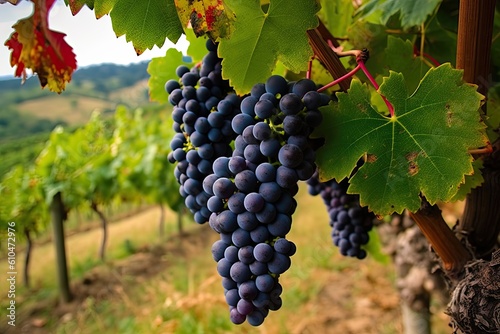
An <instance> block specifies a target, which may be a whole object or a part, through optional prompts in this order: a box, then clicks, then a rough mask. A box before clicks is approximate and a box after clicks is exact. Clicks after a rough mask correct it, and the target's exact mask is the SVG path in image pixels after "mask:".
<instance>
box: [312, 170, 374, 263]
mask: <svg viewBox="0 0 500 334" xmlns="http://www.w3.org/2000/svg"><path fill="white" fill-rule="evenodd" d="M307 184H308V190H309V193H310V194H311V195H313V196H316V195H318V194H320V195H321V198H322V199H323V202H324V203H325V205H326V207H327V210H328V215H329V216H330V226H331V227H332V239H333V243H334V245H335V246H337V247H338V248H339V251H340V253H341V254H342V255H344V256H351V257H356V258H358V259H364V258H365V257H366V251H365V250H364V249H362V248H361V247H362V246H363V245H366V244H367V243H368V241H369V236H368V232H369V231H370V230H371V229H372V227H373V219H374V216H373V214H372V213H370V212H369V211H368V209H367V208H366V207H361V206H360V204H359V196H358V195H351V194H347V187H348V186H349V183H348V182H347V179H346V180H343V181H342V182H340V183H338V182H337V181H336V180H335V179H332V180H329V181H327V182H320V181H319V179H318V173H317V172H316V173H314V175H313V177H311V178H310V179H309V180H307Z"/></svg>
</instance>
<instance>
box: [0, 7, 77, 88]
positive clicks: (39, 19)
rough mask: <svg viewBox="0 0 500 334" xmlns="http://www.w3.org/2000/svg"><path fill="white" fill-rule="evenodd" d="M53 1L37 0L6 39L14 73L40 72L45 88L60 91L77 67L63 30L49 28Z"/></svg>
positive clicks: (39, 77)
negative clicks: (10, 51) (33, 7)
mask: <svg viewBox="0 0 500 334" xmlns="http://www.w3.org/2000/svg"><path fill="white" fill-rule="evenodd" d="M53 3H54V0H46V1H44V0H38V1H34V4H35V11H34V13H33V15H32V16H30V17H28V18H25V19H22V20H19V21H18V22H17V23H16V24H15V25H14V26H13V28H14V30H15V32H14V33H13V34H12V35H11V36H10V38H9V39H8V40H7V42H5V45H6V46H7V47H9V49H11V50H12V53H11V58H10V64H11V66H12V67H14V66H17V68H16V71H15V75H16V76H18V77H20V76H23V77H24V78H25V77H26V69H27V68H29V69H31V70H32V71H33V72H34V73H36V74H37V75H38V79H39V80H40V84H41V86H42V87H45V86H46V85H48V86H49V89H50V90H51V91H54V92H57V93H60V92H62V91H63V90H64V88H65V86H66V83H67V82H69V81H70V80H71V75H72V74H73V71H74V70H75V69H76V59H75V54H74V53H73V49H72V48H71V47H70V46H69V45H68V44H67V43H66V42H65V41H64V36H66V35H65V34H63V33H60V32H57V31H53V30H50V29H49V27H48V20H47V19H48V12H49V10H50V8H51V6H52V4H53Z"/></svg>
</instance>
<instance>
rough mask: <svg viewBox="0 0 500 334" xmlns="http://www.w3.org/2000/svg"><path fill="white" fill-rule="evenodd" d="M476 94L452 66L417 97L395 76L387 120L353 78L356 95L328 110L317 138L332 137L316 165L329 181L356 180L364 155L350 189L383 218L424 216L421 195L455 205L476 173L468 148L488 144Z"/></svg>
mask: <svg viewBox="0 0 500 334" xmlns="http://www.w3.org/2000/svg"><path fill="white" fill-rule="evenodd" d="M476 88H477V87H476V86H473V85H469V84H464V83H463V82H462V71H459V70H455V69H453V68H452V67H451V65H449V64H444V65H441V66H439V67H437V68H432V69H430V70H429V71H428V72H427V74H426V75H425V76H424V78H423V79H422V81H421V83H420V85H419V86H418V88H417V89H416V91H415V92H414V93H413V94H411V95H410V94H409V92H408V91H407V89H406V84H405V80H404V76H403V75H402V74H400V73H396V72H391V73H390V76H389V77H388V78H384V80H383V83H382V85H381V86H380V89H379V91H380V93H381V94H383V95H384V96H386V98H387V99H388V100H389V101H390V102H391V103H392V104H393V106H394V110H395V115H394V116H392V117H385V116H384V115H381V114H380V113H378V112H377V111H376V110H375V109H374V108H373V107H372V106H371V105H370V92H369V90H368V88H367V86H365V85H362V84H361V82H359V81H358V80H353V81H352V84H351V88H350V89H349V91H348V93H337V97H338V103H337V104H335V105H334V106H333V107H334V108H333V109H335V110H333V111H332V110H331V109H332V108H331V106H330V107H329V108H328V109H330V110H324V118H325V119H324V121H323V124H322V125H321V126H320V128H319V130H318V131H317V132H316V135H317V136H320V137H325V139H326V142H325V145H324V146H323V147H321V148H320V149H319V150H318V153H317V159H316V161H317V163H318V166H319V168H320V177H321V179H323V180H325V179H331V178H335V179H337V180H342V179H343V178H345V177H348V176H350V175H351V173H352V172H353V170H354V169H355V167H356V164H357V162H358V160H359V159H360V158H363V157H364V158H365V163H364V164H363V165H362V166H361V167H360V168H359V170H358V171H357V172H356V173H355V174H354V175H353V176H352V177H351V179H350V186H349V189H348V191H349V193H355V194H359V195H360V202H361V204H362V205H367V206H368V207H369V208H370V210H372V211H373V212H375V213H376V214H380V215H385V214H391V213H393V212H402V211H403V210H404V209H405V208H407V209H409V210H410V211H416V210H418V208H419V207H420V197H419V195H423V196H425V197H426V198H427V200H428V201H429V202H430V203H431V204H434V203H436V202H437V201H449V200H450V199H451V198H452V197H453V196H454V195H455V194H456V193H457V190H458V187H459V186H460V184H461V183H463V182H464V176H465V175H471V174H472V173H473V169H472V165H471V163H472V156H471V155H470V154H469V153H468V149H470V148H477V147H481V146H484V145H485V143H486V141H487V137H486V135H485V132H484V129H485V126H484V123H482V121H481V118H480V115H479V112H478V109H479V107H480V104H481V101H482V98H483V96H482V95H481V94H479V93H477V91H476Z"/></svg>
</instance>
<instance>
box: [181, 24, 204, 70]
mask: <svg viewBox="0 0 500 334" xmlns="http://www.w3.org/2000/svg"><path fill="white" fill-rule="evenodd" d="M185 34H186V39H187V41H188V42H189V46H188V49H187V54H188V56H190V57H191V58H192V60H193V63H197V62H199V61H201V60H202V59H203V57H205V55H206V54H207V47H206V44H207V39H205V38H201V37H196V35H195V34H194V31H193V29H186V32H185Z"/></svg>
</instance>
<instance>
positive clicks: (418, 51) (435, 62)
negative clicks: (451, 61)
mask: <svg viewBox="0 0 500 334" xmlns="http://www.w3.org/2000/svg"><path fill="white" fill-rule="evenodd" d="M413 53H415V55H417V56H420V50H419V49H417V47H416V46H415V45H414V46H413ZM422 55H423V56H424V57H425V58H427V60H429V61H430V62H431V63H432V64H433V65H434V66H436V67H437V66H439V65H441V64H440V63H439V61H437V59H436V58H434V57H433V56H431V55H430V54H428V53H425V52H424V53H423V54H422Z"/></svg>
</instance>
